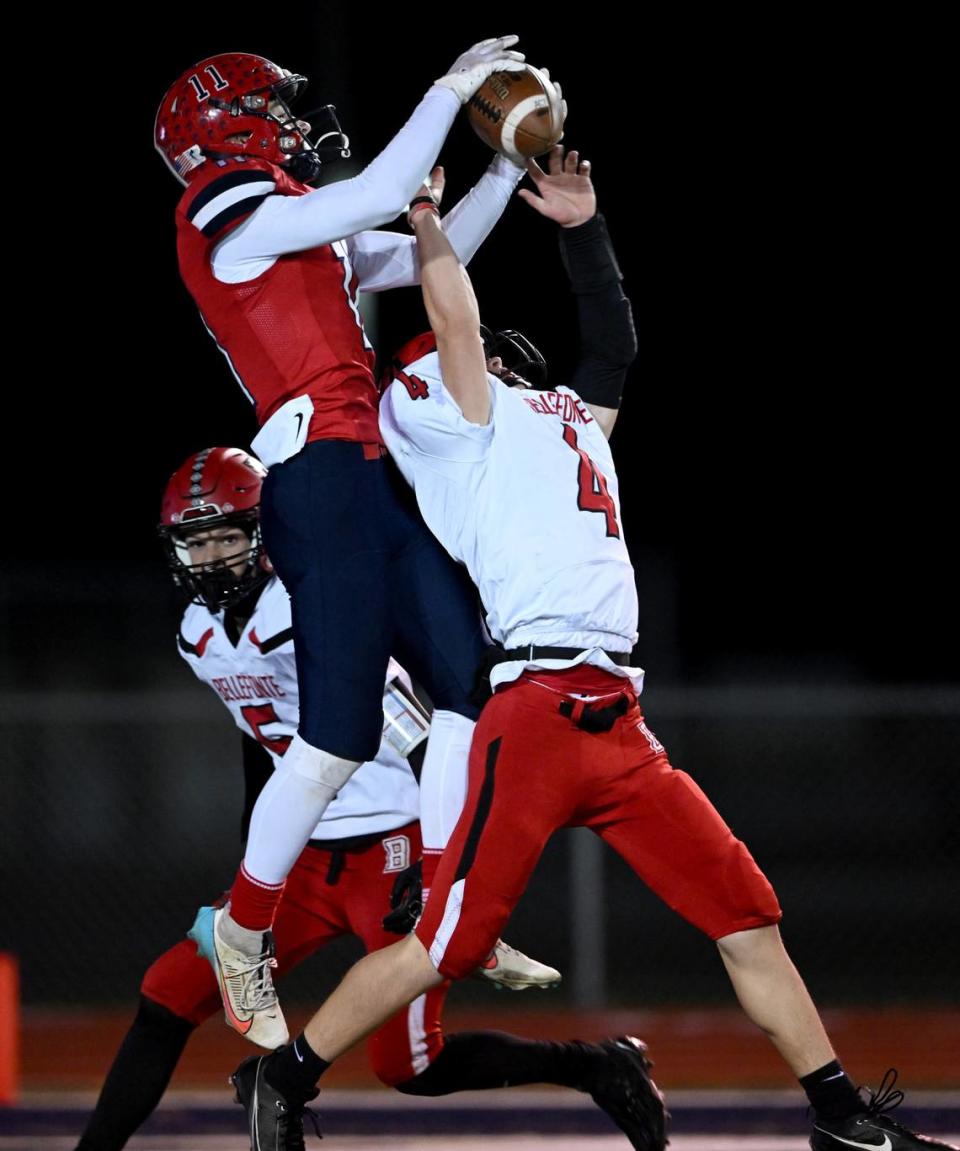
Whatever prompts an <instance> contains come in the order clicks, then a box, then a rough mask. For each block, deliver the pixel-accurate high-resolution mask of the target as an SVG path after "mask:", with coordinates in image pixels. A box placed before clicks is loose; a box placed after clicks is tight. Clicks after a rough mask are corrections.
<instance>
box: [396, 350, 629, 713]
mask: <svg viewBox="0 0 960 1151" xmlns="http://www.w3.org/2000/svg"><path fill="white" fill-rule="evenodd" d="M404 375H405V377H406V380H404V379H403V378H398V379H395V380H394V381H393V383H392V384H391V385H390V386H389V388H388V389H387V391H386V392H385V393H384V396H383V400H382V402H381V405H380V430H381V432H382V433H383V437H384V440H385V442H386V444H387V447H388V448H389V449H390V453H391V455H392V456H393V458H394V459H395V460H396V461H397V464H398V466H399V467H400V470H401V471H402V472H403V474H404V476H405V478H406V479H407V481H408V482H409V483H410V484H411V485H412V486H413V488H414V490H415V492H416V496H417V503H418V504H419V505H420V510H421V512H422V513H423V518H424V519H425V520H426V522H427V525H428V526H429V527H430V530H431V531H432V532H433V533H434V535H435V536H436V537H437V538H438V539H439V540H440V542H441V543H442V544H443V546H444V547H445V548H446V549H447V551H448V552H449V553H450V554H451V555H452V556H453V558H454V559H455V560H458V561H459V562H461V563H463V564H465V565H466V567H467V570H468V571H469V572H470V575H471V577H472V578H473V581H474V583H475V584H476V585H477V587H478V589H479V591H480V597H481V599H482V600H483V604H484V607H485V609H486V612H487V624H488V626H489V629H490V633H491V635H492V636H493V637H494V639H496V640H497V641H498V642H499V643H501V644H503V646H504V647H506V648H518V647H525V646H526V645H528V644H533V645H535V646H537V647H566V648H577V649H581V650H583V651H585V652H587V653H588V654H587V655H586V656H585V657H583V661H585V662H589V663H593V664H596V665H598V666H600V667H603V668H605V669H607V670H608V671H613V672H616V673H619V674H624V675H629V676H630V677H631V678H632V679H634V680H635V682H636V686H637V688H638V690H639V687H640V684H641V680H642V675H643V672H642V671H641V670H640V669H639V668H623V667H619V666H618V665H616V664H614V663H613V662H612V661H611V660H610V659H608V658H607V657H606V656H604V655H603V651H604V650H607V651H614V652H629V651H631V649H632V648H633V645H634V644H635V643H636V640H637V611H638V608H637V592H636V586H635V584H634V578H633V567H632V565H631V563H630V557H629V556H628V554H627V549H626V545H625V544H624V542H623V532H622V529H621V526H620V501H619V489H618V484H617V474H616V471H615V469H614V466H613V456H612V455H611V453H610V445H609V444H608V443H607V440H606V437H605V436H604V434H603V432H602V431H601V429H600V427H599V425H598V424H597V422H596V420H595V419H594V418H593V416H592V415H591V414H590V411H589V409H588V408H587V406H586V404H585V403H584V402H583V401H582V400H581V399H580V398H579V396H577V395H576V393H575V392H573V391H571V390H570V389H569V388H558V389H557V390H556V391H553V392H536V391H531V390H528V389H521V388H510V387H507V386H506V384H504V383H502V382H501V381H500V380H498V379H497V378H496V377H495V376H489V377H488V379H489V380H490V401H491V411H490V421H489V423H488V424H486V425H479V424H474V423H471V422H470V421H468V420H466V419H465V418H464V417H463V415H462V413H461V411H460V408H459V407H458V405H457V403H456V401H455V400H454V399H453V397H452V396H451V395H450V393H449V392H448V391H447V390H446V389H445V388H444V387H443V383H442V381H441V378H440V364H439V358H438V356H437V354H436V352H431V353H429V354H428V355H425V356H423V357H421V358H420V359H418V360H416V361H414V362H413V363H412V364H411V365H410V366H409V367H407V368H405V369H404ZM572 662H581V661H580V660H577V661H570V660H538V661H536V662H533V661H529V660H528V661H524V662H513V663H505V664H500V665H498V666H497V667H496V668H494V671H493V674H492V675H491V677H490V678H491V683H493V684H494V686H495V685H496V684H497V683H502V682H506V681H509V680H511V679H515V678H516V677H517V676H518V675H519V674H520V672H521V671H522V670H523V668H524V667H544V668H559V667H565V666H570V664H571V663H572Z"/></svg>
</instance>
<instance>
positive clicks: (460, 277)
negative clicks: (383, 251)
mask: <svg viewBox="0 0 960 1151" xmlns="http://www.w3.org/2000/svg"><path fill="white" fill-rule="evenodd" d="M412 226H413V230H414V234H415V235H416V239H417V252H418V256H419V263H420V287H421V289H422V291H423V303H424V307H425V308H426V310H427V318H428V319H429V321H430V327H431V328H432V329H433V331H434V332H435V334H436V336H437V338H438V339H442V338H444V337H447V336H449V335H450V334H452V333H453V332H455V331H457V330H462V331H476V333H477V334H478V336H479V331H480V309H479V307H478V305H477V298H476V296H475V295H474V292H473V285H472V284H471V283H470V278H469V277H468V276H467V274H466V272H465V270H464V268H463V265H462V264H461V262H460V260H459V259H458V257H457V253H456V252H455V251H454V250H453V247H452V245H451V243H450V241H449V239H448V238H447V236H446V234H445V233H444V231H443V228H442V226H441V223H440V220H439V218H438V217H437V215H436V214H435V213H434V212H432V211H421V212H417V213H416V215H414V216H413V224H412Z"/></svg>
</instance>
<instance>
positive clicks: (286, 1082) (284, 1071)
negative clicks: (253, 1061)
mask: <svg viewBox="0 0 960 1151" xmlns="http://www.w3.org/2000/svg"><path fill="white" fill-rule="evenodd" d="M329 1066H330V1064H329V1063H328V1062H327V1061H326V1059H321V1058H320V1056H319V1055H317V1053H316V1052H315V1051H314V1050H313V1048H312V1047H311V1046H310V1044H309V1043H308V1042H307V1037H306V1035H304V1033H303V1032H302V1031H301V1032H300V1034H299V1035H298V1036H297V1037H296V1039H294V1041H293V1042H292V1043H289V1044H288V1045H287V1046H286V1047H278V1048H277V1049H276V1051H274V1053H273V1054H272V1055H271V1056H269V1058H268V1059H267V1062H266V1065H265V1067H264V1069H263V1074H264V1078H265V1079H266V1080H267V1082H268V1083H269V1084H270V1086H271V1087H275V1088H276V1089H277V1090H278V1091H279V1092H281V1093H282V1094H283V1095H285V1096H287V1097H288V1098H290V1099H292V1100H294V1101H299V1100H301V1099H312V1098H313V1097H314V1095H315V1094H316V1091H315V1088H316V1085H317V1080H318V1079H319V1078H320V1076H321V1075H322V1074H323V1073H324V1071H326V1069H327V1068H328V1067H329Z"/></svg>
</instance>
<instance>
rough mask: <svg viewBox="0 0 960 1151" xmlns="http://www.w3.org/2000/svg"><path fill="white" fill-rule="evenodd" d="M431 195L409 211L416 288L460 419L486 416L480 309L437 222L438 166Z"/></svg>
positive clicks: (487, 402) (440, 189) (432, 176)
mask: <svg viewBox="0 0 960 1151" xmlns="http://www.w3.org/2000/svg"><path fill="white" fill-rule="evenodd" d="M430 191H431V195H430V196H423V197H417V199H415V200H414V201H413V202H412V203H411V208H410V213H409V217H408V218H409V220H410V226H411V227H412V228H413V232H414V235H415V236H416V237H417V250H418V252H419V255H420V287H421V290H422V292H423V302H424V306H425V307H426V309H427V317H428V319H429V320H430V327H431V328H432V329H433V332H434V335H435V336H436V338H437V354H438V355H439V357H440V371H441V374H442V375H443V385H444V387H445V388H446V389H447V391H448V392H449V393H450V395H451V396H453V398H454V399H455V400H456V402H457V404H458V405H459V407H460V411H461V412H462V413H463V415H464V418H465V419H467V420H469V421H470V422H471V423H473V424H486V423H488V422H489V419H490V385H489V383H488V381H487V371H486V360H485V359H484V354H483V342H482V340H481V338H480V309H479V307H478V305H477V297H476V296H475V295H474V292H473V285H472V284H471V283H470V277H469V276H468V275H467V272H466V269H465V268H464V266H463V265H462V264H461V263H460V261H459V259H458V258H457V254H456V252H454V250H453V248H452V247H451V245H450V241H449V239H448V238H447V236H446V235H445V233H444V231H443V229H442V228H441V226H440V217H439V213H438V211H437V204H438V203H439V200H440V196H441V194H442V192H443V169H442V168H434V170H433V172H432V173H431V174H430Z"/></svg>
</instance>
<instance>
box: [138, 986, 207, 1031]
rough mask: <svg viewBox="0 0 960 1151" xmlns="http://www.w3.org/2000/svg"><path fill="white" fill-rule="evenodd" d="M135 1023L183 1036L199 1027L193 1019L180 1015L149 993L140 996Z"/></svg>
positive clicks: (143, 1027)
mask: <svg viewBox="0 0 960 1151" xmlns="http://www.w3.org/2000/svg"><path fill="white" fill-rule="evenodd" d="M134 1024H135V1026H136V1027H138V1028H140V1029H144V1030H149V1031H151V1032H158V1031H159V1032H166V1033H169V1034H170V1035H181V1036H186V1035H189V1034H190V1032H191V1031H194V1030H195V1029H196V1027H197V1024H196V1023H195V1022H194V1021H193V1020H192V1019H185V1018H184V1017H183V1016H182V1015H178V1014H177V1012H175V1011H172V1010H171V1009H170V1008H169V1007H165V1006H164V1005H163V1004H162V1003H158V1002H156V1000H154V999H151V998H149V996H147V995H141V996H140V1005H139V1007H138V1008H137V1015H136V1019H135V1020H134Z"/></svg>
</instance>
